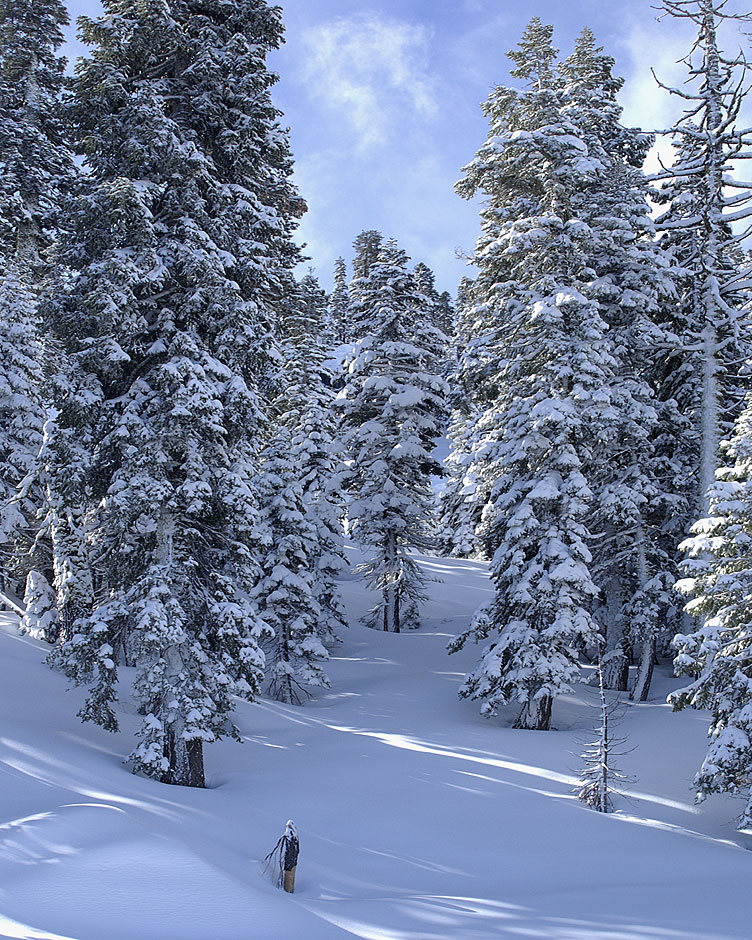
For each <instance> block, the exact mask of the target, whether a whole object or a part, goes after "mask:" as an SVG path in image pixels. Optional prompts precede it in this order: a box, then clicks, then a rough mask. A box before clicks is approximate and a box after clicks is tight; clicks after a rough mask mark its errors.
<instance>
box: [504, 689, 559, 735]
mask: <svg viewBox="0 0 752 940" xmlns="http://www.w3.org/2000/svg"><path fill="white" fill-rule="evenodd" d="M553 703H554V700H553V697H552V696H550V695H544V696H542V697H541V698H529V699H528V700H527V702H525V705H524V707H523V709H522V711H521V712H520V713H519V715H518V716H517V720H516V721H515V723H514V727H515V728H521V729H523V730H525V731H548V730H549V729H550V727H551V708H552V707H553Z"/></svg>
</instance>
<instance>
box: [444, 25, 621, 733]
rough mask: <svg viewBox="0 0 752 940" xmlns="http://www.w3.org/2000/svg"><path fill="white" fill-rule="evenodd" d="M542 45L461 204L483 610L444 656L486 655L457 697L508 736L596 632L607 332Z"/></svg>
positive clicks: (548, 697) (568, 125)
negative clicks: (496, 719) (489, 505)
mask: <svg viewBox="0 0 752 940" xmlns="http://www.w3.org/2000/svg"><path fill="white" fill-rule="evenodd" d="M552 34H553V30H552V29H551V28H550V27H548V26H544V25H543V24H542V23H541V22H540V20H538V19H537V18H534V19H533V20H531V22H530V24H529V26H528V28H527V30H526V32H525V34H524V36H523V38H522V41H521V43H520V46H519V48H518V49H517V50H514V51H513V52H512V53H510V56H511V58H512V59H513V61H514V63H515V66H516V67H515V69H514V71H513V72H512V75H513V76H514V77H516V78H518V79H521V80H523V81H524V82H525V88H524V90H522V91H518V90H515V89H513V88H504V87H500V88H497V89H496V90H495V91H494V92H493V93H492V94H491V96H490V98H489V100H488V102H487V103H486V105H485V106H484V110H485V112H486V114H487V116H488V118H489V120H490V124H491V128H490V135H489V139H488V141H487V143H486V144H485V145H484V146H483V147H482V148H481V149H480V151H479V152H478V154H477V156H476V158H475V160H474V161H473V162H472V163H471V164H470V165H469V166H468V167H466V170H465V177H464V179H463V180H462V181H461V182H460V183H459V184H458V190H459V192H460V193H461V195H464V196H466V197H472V196H475V195H476V194H477V193H478V192H483V193H484V194H485V195H486V196H487V197H488V201H487V204H486V206H485V207H484V209H483V210H482V235H481V237H480V239H479V241H478V246H477V251H476V263H477V264H478V267H479V275H478V279H477V282H476V285H475V288H474V291H473V294H474V301H475V304H474V309H473V312H472V317H473V321H472V323H473V325H472V330H473V334H474V339H475V344H474V349H473V351H472V355H473V369H474V372H475V375H476V376H479V377H480V376H483V377H484V378H485V383H484V390H483V395H484V396H485V399H486V400H485V401H482V399H480V398H479V404H481V403H482V404H483V406H484V409H483V412H482V413H481V414H480V416H479V419H478V421H477V425H476V429H475V433H476V435H477V436H476V443H475V446H476V447H477V448H479V449H482V450H483V452H484V460H485V461H486V462H487V464H488V465H489V466H490V467H491V468H492V470H493V472H494V474H495V482H494V486H493V491H492V495H491V498H492V502H493V519H492V532H493V541H494V545H495V552H494V556H493V560H492V568H491V570H492V576H493V581H494V586H495V597H494V600H493V601H492V602H491V603H490V604H489V605H488V606H487V607H485V608H482V609H481V610H480V611H479V612H478V614H477V615H476V618H475V621H474V623H473V624H472V625H471V627H470V628H469V629H468V630H467V631H466V632H465V633H464V634H462V635H461V636H459V637H458V638H457V640H456V641H455V642H454V644H453V645H452V647H451V648H452V649H455V650H456V649H459V648H460V647H461V646H463V645H464V644H465V643H466V642H467V640H468V639H470V638H472V639H474V640H476V641H489V640H490V642H488V645H487V646H486V648H485V651H484V653H483V656H482V659H481V661H480V663H479V665H478V666H477V667H476V668H475V669H474V670H473V671H472V672H471V673H470V674H469V675H468V677H467V679H466V681H465V683H464V685H463V687H462V690H461V694H463V695H465V696H470V697H473V698H478V699H481V700H482V703H483V704H482V711H483V713H484V714H487V715H493V714H495V713H496V711H497V709H498V708H499V707H500V706H503V705H507V704H513V703H517V704H519V705H521V706H522V708H521V711H520V713H519V715H518V717H517V720H516V724H517V726H518V727H521V728H531V729H538V730H545V729H547V728H548V727H549V726H550V721H551V708H552V704H553V701H554V699H555V698H556V696H557V695H559V694H561V692H563V691H565V690H566V689H568V688H570V687H571V683H573V682H574V681H576V680H577V678H578V677H579V656H580V652H581V651H582V649H583V647H584V646H585V645H587V644H588V643H592V642H594V641H595V640H596V638H597V636H598V628H597V625H596V623H595V622H594V620H593V617H592V608H593V602H594V599H595V597H596V595H597V588H596V585H595V584H594V582H593V578H592V574H591V561H592V557H591V553H590V549H589V547H588V543H589V542H590V541H591V533H590V531H589V529H588V526H587V522H588V519H589V517H590V515H591V514H592V512H593V509H594V499H595V495H594V492H593V489H592V483H593V480H592V475H593V474H592V465H593V460H594V458H595V456H596V454H597V453H598V450H599V447H600V444H601V441H602V440H603V436H604V433H608V428H609V426H610V425H611V424H612V423H613V411H614V409H613V402H612V389H613V386H614V384H615V369H616V365H617V363H616V361H615V359H614V357H613V350H612V348H611V345H610V343H609V341H608V338H607V334H608V325H607V323H606V322H605V320H604V318H603V316H602V313H601V311H600V309H599V305H598V303H597V301H596V300H595V299H591V298H590V297H589V296H588V295H587V294H586V293H585V291H587V290H588V287H589V278H590V277H592V276H593V271H592V264H593V239H592V235H591V233H590V229H589V227H588V226H587V225H586V224H584V223H583V222H582V221H581V220H580V219H579V218H578V216H577V213H576V210H577V209H578V208H581V197H582V195H583V194H584V193H585V192H587V191H588V190H589V189H590V187H591V184H592V175H593V169H594V164H593V163H592V162H591V161H589V160H588V159H587V154H588V149H587V144H586V143H585V141H584V140H583V139H582V137H583V134H582V131H581V129H580V128H579V127H578V126H577V125H576V124H574V123H573V122H572V121H571V120H570V119H569V118H568V116H567V115H565V114H564V111H563V109H564V104H565V102H566V100H567V99H566V94H565V82H564V79H563V78H562V77H561V76H560V75H559V74H558V72H557V70H556V68H555V62H556V50H555V49H554V48H553V46H552V45H551V40H552Z"/></svg>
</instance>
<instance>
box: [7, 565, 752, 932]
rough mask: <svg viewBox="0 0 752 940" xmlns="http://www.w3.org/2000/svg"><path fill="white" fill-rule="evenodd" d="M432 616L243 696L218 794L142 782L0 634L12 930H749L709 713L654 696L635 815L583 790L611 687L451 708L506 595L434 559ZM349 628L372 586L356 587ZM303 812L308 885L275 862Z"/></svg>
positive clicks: (367, 636)
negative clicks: (510, 706)
mask: <svg viewBox="0 0 752 940" xmlns="http://www.w3.org/2000/svg"><path fill="white" fill-rule="evenodd" d="M424 565H425V567H426V568H427V569H428V571H429V573H430V574H431V575H433V576H434V577H436V578H437V579H438V580H437V581H435V582H434V583H433V584H432V585H431V589H432V590H431V593H432V600H431V603H430V605H429V607H428V611H427V618H426V624H425V627H424V629H423V630H421V631H419V632H416V633H410V634H402V635H391V634H383V633H378V632H374V631H370V630H366V629H365V628H362V627H359V626H355V627H353V628H352V629H351V630H350V631H349V634H348V636H347V637H346V638H345V642H344V643H343V644H342V646H341V647H340V648H339V649H338V650H337V651H336V652H335V654H334V657H335V658H334V659H333V661H332V662H331V663H330V664H329V673H330V675H331V678H332V689H331V691H330V692H328V693H323V694H320V695H319V696H318V697H317V698H316V699H315V700H313V701H311V702H309V703H308V704H307V705H305V706H304V707H302V708H295V707H292V706H285V705H280V704H277V703H274V702H270V701H266V700H264V701H261V702H259V703H257V704H254V705H247V704H240V705H239V707H238V711H237V714H236V720H237V723H238V725H239V727H240V729H241V731H242V734H243V737H244V739H245V743H244V744H243V745H242V746H241V745H238V744H235V743H233V742H231V741H228V742H222V743H220V744H216V745H212V746H210V747H208V748H207V750H206V765H207V772H208V780H209V784H210V787H211V788H210V789H207V790H201V791H199V790H187V789H179V788H175V787H168V786H164V785H161V784H158V783H154V782H152V781H149V780H145V779H141V778H138V777H134V776H132V775H131V774H130V773H129V772H128V771H127V769H125V768H124V767H123V764H122V761H123V759H124V757H125V756H126V755H127V753H128V752H129V750H130V749H131V747H132V744H133V738H132V734H133V732H134V730H135V728H136V727H137V725H138V718H137V716H136V715H135V714H133V709H130V710H129V709H128V706H127V704H126V705H125V706H124V709H123V711H124V714H123V719H122V731H123V733H122V734H120V735H109V734H107V733H106V732H104V731H102V730H100V729H99V728H96V727H93V726H91V725H82V724H81V723H80V722H79V721H78V719H77V718H76V711H77V710H78V708H79V707H80V703H81V701H82V697H83V693H82V691H81V690H77V689H74V690H70V691H66V689H67V682H66V680H65V679H64V678H63V677H62V676H60V675H58V674H55V673H53V672H51V671H50V670H49V669H48V668H47V667H46V666H45V665H43V664H42V658H43V655H44V645H43V644H40V643H38V642H36V641H33V640H31V639H29V638H28V637H21V636H19V635H18V634H17V633H16V631H15V626H14V622H13V619H12V618H11V617H10V616H7V615H0V617H2V626H1V627H0V670H1V671H2V675H1V677H0V713H1V715H2V718H1V723H0V936H3V937H13V938H24V940H63V938H74V940H288V938H289V940H339V938H352V937H361V938H369V940H499V938H507V937H509V938H520V937H524V938H531V937H532V938H536V937H538V938H546V940H731V938H734V940H749V938H750V937H752V922H751V921H750V915H749V903H748V900H747V898H748V893H747V892H748V890H749V885H750V881H751V879H752V854H750V853H749V852H747V851H746V849H747V848H749V845H750V843H749V837H748V836H746V835H741V834H739V833H737V832H736V831H735V829H734V817H735V815H736V813H737V810H738V806H737V804H736V803H735V802H734V801H733V800H730V799H726V798H720V797H717V798H714V799H712V800H709V801H707V802H706V803H705V804H703V805H702V806H701V807H695V806H694V805H693V803H692V795H691V792H690V788H689V785H690V781H691V778H692V775H693V773H694V772H695V770H696V769H697V767H698V766H699V763H700V760H701V758H702V755H703V753H704V740H705V732H706V727H707V721H706V719H705V718H704V716H702V715H701V714H698V713H682V714H678V715H674V714H672V713H671V711H670V709H669V708H668V707H667V706H666V705H665V704H663V701H664V698H665V693H666V691H667V690H668V689H669V688H670V687H673V685H675V683H676V680H672V679H670V678H668V676H667V674H666V673H662V674H660V675H659V676H658V680H657V684H656V688H655V690H654V692H655V695H654V699H653V701H651V702H650V703H646V704H644V705H629V706H628V709H627V714H626V716H625V718H624V722H623V725H622V729H621V730H622V731H623V732H624V734H626V735H627V736H628V738H629V742H628V746H630V747H635V746H636V749H635V750H633V751H632V752H631V753H629V754H627V755H626V756H625V757H623V758H622V761H621V765H622V769H623V770H624V771H625V772H627V773H629V774H632V775H633V776H634V777H636V778H637V779H636V782H635V783H634V784H632V785H631V786H630V798H629V799H626V798H622V799H619V800H618V809H619V812H618V813H616V814H614V815H612V816H602V815H599V814H598V813H595V812H593V811H592V810H589V809H587V808H586V807H584V806H583V805H582V804H580V803H578V801H577V800H576V799H575V798H574V797H573V796H572V787H573V784H574V783H575V775H576V772H577V770H578V768H579V761H578V758H577V756H576V753H577V750H578V746H579V745H578V741H579V740H580V739H581V738H582V737H583V734H585V736H586V732H587V729H588V727H590V726H591V725H592V723H593V721H594V713H593V712H592V710H591V708H590V704H591V703H592V702H593V698H594V693H593V690H592V689H590V688H588V687H582V688H580V689H578V690H577V692H576V694H574V695H572V696H570V697H568V698H566V699H564V700H561V701H559V702H558V703H557V705H556V708H555V714H554V724H555V726H556V728H557V730H556V731H553V732H550V733H536V732H524V731H514V730H512V729H510V728H508V727H505V726H504V725H503V723H501V722H497V721H486V720H484V719H482V718H481V717H480V716H479V715H478V712H477V707H476V705H475V704H474V703H470V702H463V701H460V700H459V699H458V698H457V695H456V690H457V685H458V682H459V681H460V678H461V676H462V675H463V674H464V672H465V671H466V669H467V667H468V666H469V665H470V664H471V663H472V662H473V659H474V657H475V655H476V652H477V651H476V650H475V649H474V648H469V649H466V650H463V651H462V652H461V653H460V654H457V655H455V656H452V657H449V656H447V654H446V652H445V647H446V643H447V641H448V639H449V638H450V637H451V636H453V635H454V634H455V633H456V632H457V631H458V629H459V628H460V627H461V626H463V625H464V624H465V623H466V622H467V619H468V617H469V616H470V615H471V613H472V611H473V609H474V608H475V606H476V605H477V604H478V603H479V602H480V601H481V600H483V599H484V598H485V597H487V596H488V594H489V586H488V581H487V578H486V572H485V566H484V565H482V564H480V563H477V562H466V561H447V560H442V559H428V558H427V559H424ZM344 587H345V591H346V599H347V602H348V604H349V607H350V612H351V615H352V618H353V620H355V619H356V618H357V617H358V616H359V615H360V614H361V613H363V612H364V610H365V608H366V607H367V606H368V599H367V598H366V597H365V596H364V593H363V591H362V588H361V585H360V584H359V583H358V582H355V581H350V582H347V583H346V584H345V585H344ZM288 818H292V819H294V820H295V822H296V824H297V826H298V830H299V833H300V837H301V855H300V863H299V866H298V877H297V890H296V893H295V894H294V895H286V894H284V893H283V892H281V891H279V890H278V889H277V888H276V887H275V886H274V885H273V884H272V883H271V882H270V881H268V880H267V879H266V878H265V877H264V875H263V874H262V871H261V864H260V863H261V860H262V859H263V857H264V855H266V853H267V852H269V851H270V849H271V848H272V847H273V846H274V844H275V842H276V841H277V839H278V837H279V836H280V835H281V834H282V830H283V829H284V824H285V821H286V820H287V819H288Z"/></svg>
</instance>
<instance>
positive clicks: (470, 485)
mask: <svg viewBox="0 0 752 940" xmlns="http://www.w3.org/2000/svg"><path fill="white" fill-rule="evenodd" d="M472 291H473V282H472V281H471V280H470V279H469V278H463V279H462V281H461V283H460V286H459V290H458V291H457V299H456V302H455V305H454V309H455V317H454V326H453V330H452V335H453V336H454V344H455V350H456V354H455V355H456V361H455V365H454V370H453V372H452V373H451V375H450V376H449V384H450V397H449V401H450V404H451V407H452V413H451V418H450V421H449V425H448V428H447V436H448V438H449V441H450V444H451V449H450V452H449V455H448V457H447V458H446V460H445V469H446V475H447V480H446V485H445V486H444V488H443V489H442V491H441V493H440V498H439V513H440V523H439V529H438V541H439V545H440V546H441V548H442V550H443V551H444V552H446V553H447V554H449V555H458V556H460V557H466V556H475V557H481V558H489V557H490V555H489V554H488V553H487V539H486V538H485V536H486V534H487V529H488V525H487V524H486V525H483V519H484V510H485V509H486V507H487V506H488V505H489V504H488V498H489V494H490V486H491V480H490V476H489V474H488V473H487V472H486V468H485V466H484V461H483V450H482V449H481V447H477V446H476V444H477V443H479V441H480V436H479V435H478V433H477V432H478V421H479V419H480V418H481V416H482V414H483V411H484V409H485V405H486V404H488V402H487V401H486V400H485V390H486V386H485V379H486V378H487V376H486V375H485V374H483V373H482V369H480V370H478V366H479V365H480V363H479V360H478V359H477V358H476V355H475V350H476V348H478V347H480V348H481V349H482V347H483V338H482V337H480V336H476V335H475V329H474V324H475V318H474V314H473V311H474V302H473V299H472ZM488 521H489V518H488V517H487V518H486V523H487V522H488ZM491 554H492V552H491Z"/></svg>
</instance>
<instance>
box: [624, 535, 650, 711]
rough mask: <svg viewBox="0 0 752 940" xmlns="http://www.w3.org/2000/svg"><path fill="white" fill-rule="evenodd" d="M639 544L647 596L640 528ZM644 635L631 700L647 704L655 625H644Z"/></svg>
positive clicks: (641, 582)
mask: <svg viewBox="0 0 752 940" xmlns="http://www.w3.org/2000/svg"><path fill="white" fill-rule="evenodd" d="M638 538H639V543H638V545H637V573H638V577H639V589H640V590H641V591H642V592H643V597H644V596H645V593H644V592H645V590H646V586H647V583H648V561H647V556H646V554H645V537H644V533H643V530H642V526H640V530H639V533H638ZM643 630H644V632H643V635H642V637H641V646H642V650H641V654H640V665H639V668H638V670H637V680H636V681H635V685H634V688H633V689H632V694H631V696H630V697H631V698H632V700H633V701H635V702H646V701H647V700H648V695H649V694H650V683H651V681H652V678H653V663H654V662H655V623H654V622H653V621H652V619H651V621H650V623H644V627H643Z"/></svg>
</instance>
